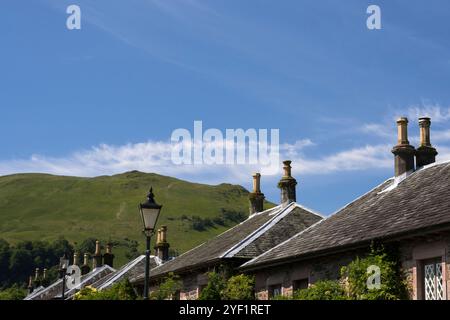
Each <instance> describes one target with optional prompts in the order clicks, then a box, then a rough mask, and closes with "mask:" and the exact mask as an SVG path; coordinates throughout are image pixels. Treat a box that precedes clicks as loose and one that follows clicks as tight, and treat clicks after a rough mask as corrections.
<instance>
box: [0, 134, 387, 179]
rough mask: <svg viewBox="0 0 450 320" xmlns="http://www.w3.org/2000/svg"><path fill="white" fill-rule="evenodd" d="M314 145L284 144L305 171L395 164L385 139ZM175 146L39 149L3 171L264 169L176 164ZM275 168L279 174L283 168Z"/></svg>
mask: <svg viewBox="0 0 450 320" xmlns="http://www.w3.org/2000/svg"><path fill="white" fill-rule="evenodd" d="M311 145H313V142H312V141H310V140H308V139H306V140H300V141H296V142H295V143H293V144H283V145H282V146H281V148H280V154H281V159H291V160H293V161H294V163H295V170H296V171H298V172H299V174H302V175H316V174H327V173H332V172H339V171H355V170H365V169H370V168H386V167H389V166H390V165H391V159H390V158H389V152H388V151H389V149H388V148H389V147H388V146H385V145H379V146H366V147H363V148H359V149H358V148H356V149H351V150H346V151H342V152H338V153H336V154H331V155H329V156H325V157H322V158H309V157H306V156H305V155H303V154H302V150H303V149H304V148H305V147H307V146H311ZM171 152H172V145H171V143H170V142H154V141H148V142H145V143H136V144H127V145H123V146H111V145H106V144H102V145H100V146H97V147H93V148H91V149H90V150H85V151H81V152H76V153H74V154H72V155H69V156H67V157H59V158H58V157H46V156H42V155H33V156H31V157H30V158H29V159H16V160H7V161H1V162H0V174H1V175H6V174H12V173H19V172H41V173H51V174H59V175H74V176H97V175H109V174H116V173H122V172H125V171H130V170H139V171H144V172H156V173H159V174H164V175H170V176H175V177H179V178H183V179H188V180H195V181H200V182H205V183H219V182H235V183H240V182H242V181H247V180H248V176H249V174H250V173H251V172H253V171H259V170H260V169H261V168H260V167H259V166H258V165H226V164H224V165H207V164H201V165H175V164H173V162H172V160H171ZM280 167H281V166H280ZM275 173H277V175H278V173H279V171H278V170H277V171H275V172H274V174H275Z"/></svg>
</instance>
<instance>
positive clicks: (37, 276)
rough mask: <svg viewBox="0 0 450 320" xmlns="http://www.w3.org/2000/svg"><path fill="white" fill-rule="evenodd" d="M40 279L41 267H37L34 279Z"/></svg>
mask: <svg viewBox="0 0 450 320" xmlns="http://www.w3.org/2000/svg"><path fill="white" fill-rule="evenodd" d="M38 279H39V268H36V270H35V272H34V281H37V280H38Z"/></svg>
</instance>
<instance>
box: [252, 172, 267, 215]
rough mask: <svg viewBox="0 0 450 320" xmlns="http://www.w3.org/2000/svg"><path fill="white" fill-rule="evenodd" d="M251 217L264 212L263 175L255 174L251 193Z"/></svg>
mask: <svg viewBox="0 0 450 320" xmlns="http://www.w3.org/2000/svg"><path fill="white" fill-rule="evenodd" d="M248 199H249V201H250V215H252V214H255V213H258V212H261V211H263V210H264V194H263V193H262V192H261V174H260V173H259V172H257V173H255V174H253V191H252V192H251V193H249V195H248Z"/></svg>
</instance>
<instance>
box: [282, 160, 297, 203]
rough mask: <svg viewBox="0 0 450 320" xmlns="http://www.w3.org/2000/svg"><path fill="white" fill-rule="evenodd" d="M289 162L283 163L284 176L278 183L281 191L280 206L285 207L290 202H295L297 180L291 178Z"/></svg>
mask: <svg viewBox="0 0 450 320" xmlns="http://www.w3.org/2000/svg"><path fill="white" fill-rule="evenodd" d="M291 163H292V161H290V160H285V161H283V165H284V166H283V169H284V175H283V176H282V177H281V180H280V181H279V182H278V188H280V189H281V204H282V206H287V205H288V204H289V203H291V202H295V201H297V195H296V190H295V188H296V186H297V180H295V179H294V178H293V177H292V173H291Z"/></svg>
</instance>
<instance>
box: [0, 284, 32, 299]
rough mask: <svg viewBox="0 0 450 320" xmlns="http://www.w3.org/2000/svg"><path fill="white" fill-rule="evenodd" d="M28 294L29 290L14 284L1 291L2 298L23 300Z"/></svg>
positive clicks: (0, 296) (0, 297)
mask: <svg viewBox="0 0 450 320" xmlns="http://www.w3.org/2000/svg"><path fill="white" fill-rule="evenodd" d="M26 295H27V290H25V289H24V288H21V287H19V286H18V285H16V284H15V285H13V286H12V287H11V288H8V289H5V290H3V291H0V300H23V299H24V298H25V297H26Z"/></svg>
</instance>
